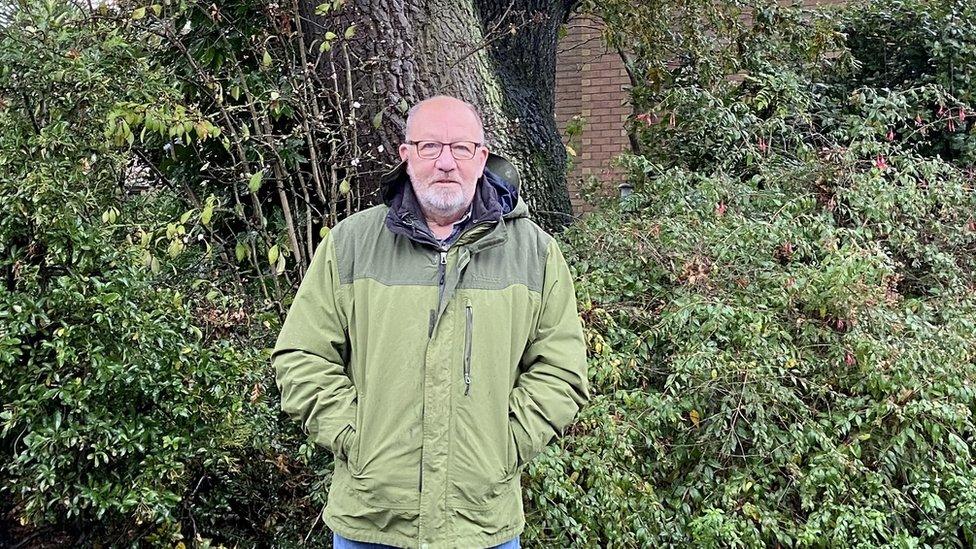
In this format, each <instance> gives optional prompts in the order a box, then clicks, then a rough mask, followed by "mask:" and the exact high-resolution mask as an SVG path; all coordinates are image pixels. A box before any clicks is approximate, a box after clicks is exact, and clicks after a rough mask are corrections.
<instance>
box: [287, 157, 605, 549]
mask: <svg viewBox="0 0 976 549" xmlns="http://www.w3.org/2000/svg"><path fill="white" fill-rule="evenodd" d="M499 166H501V167H507V168H509V171H507V172H505V171H503V173H507V174H508V177H509V179H513V180H515V181H517V174H516V173H515V172H514V170H513V169H511V165H510V164H507V162H506V161H504V159H501V158H500V157H497V156H494V155H492V157H491V158H490V163H489V167H495V168H496V169H498V167H499ZM499 171H502V170H499ZM513 176H514V177H513ZM384 198H385V203H384V204H382V205H379V206H375V207H372V208H370V209H367V210H365V211H363V212H360V213H357V214H355V215H352V216H350V217H349V218H347V219H345V220H343V221H342V222H340V223H338V224H337V225H336V226H335V227H334V228H333V229H332V231H330V232H329V233H328V234H327V235H326V237H325V238H324V240H323V241H322V242H321V243H320V244H319V246H318V248H317V250H316V252H315V254H314V256H313V258H312V262H311V265H310V267H309V270H308V272H307V273H306V274H305V277H304V279H302V283H301V285H300V287H299V288H298V292H297V293H296V295H295V298H294V301H293V302H292V304H291V308H290V310H289V312H288V315H287V318H286V319H285V323H284V326H283V327H282V330H281V333H280V334H279V336H278V340H277V343H276V344H275V348H274V352H273V354H272V363H273V365H274V368H275V372H276V382H277V385H278V388H279V389H280V390H281V407H282V409H283V410H284V411H285V412H286V413H287V414H288V415H289V416H290V417H291V418H293V419H294V420H296V421H298V422H300V423H301V425H302V427H303V428H304V430H305V431H306V432H307V433H308V434H309V436H310V437H311V438H312V440H314V441H315V442H316V443H317V444H319V445H321V446H324V447H326V448H328V449H329V450H331V451H332V452H333V453H334V454H335V455H336V458H337V459H336V460H335V474H334V476H333V478H332V485H331V488H330V490H329V498H328V504H327V505H326V507H325V510H324V511H323V520H324V521H325V523H326V524H327V525H328V526H329V527H330V528H331V529H332V530H333V531H335V532H338V533H339V534H341V535H342V536H344V537H347V538H350V539H354V540H359V541H366V542H373V543H384V544H388V545H395V546H401V547H421V548H441V547H465V548H470V547H488V546H492V545H496V544H499V543H502V542H504V541H507V540H509V539H511V538H514V537H515V536H516V535H518V534H520V533H521V532H522V530H523V528H524V526H525V517H524V513H523V509H522V493H521V483H520V480H521V479H520V474H519V473H520V472H521V470H522V468H523V466H524V465H525V464H526V463H527V462H528V461H529V460H531V459H532V458H533V457H534V456H535V455H536V454H538V453H539V452H540V451H542V449H543V448H544V447H545V446H546V445H547V444H549V443H550V442H551V441H552V440H553V439H554V438H555V437H557V436H559V435H562V432H563V430H564V429H565V428H566V427H567V426H568V425H569V424H570V422H572V421H573V419H574V418H575V416H576V414H577V412H578V411H579V409H580V407H581V406H583V404H584V403H585V402H586V401H587V400H588V399H589V389H588V382H587V372H586V354H585V344H584V341H583V332H582V327H581V325H580V320H579V317H578V315H577V310H576V298H575V292H574V289H573V281H572V277H571V276H570V272H569V268H568V267H567V265H566V261H565V259H564V258H563V256H562V253H561V252H560V250H559V247H558V246H557V244H556V242H555V240H553V238H552V237H551V236H549V235H548V234H546V233H545V232H544V231H543V230H542V229H541V228H539V226H538V225H536V224H535V223H533V222H532V221H530V220H529V218H528V208H527V207H526V205H525V203H524V202H523V201H522V199H521V197H519V196H518V192H517V190H516V188H515V186H513V185H511V184H509V183H508V182H507V181H505V180H503V179H502V178H501V177H499V176H496V175H495V173H493V172H492V171H489V170H486V172H485V175H484V176H483V177H482V178H481V179H479V181H478V186H477V192H476V193H475V199H474V203H473V206H472V218H471V222H470V225H469V226H468V227H467V228H466V229H465V231H464V232H463V233H462V234H461V235H460V236H459V237H458V238H457V240H456V241H455V242H454V243H453V244H452V245H451V246H450V247H449V248H448V249H447V250H441V249H439V246H438V243H437V241H436V240H435V239H434V238H433V236H432V235H431V233H430V231H429V229H427V226H426V223H425V222H424V218H423V216H422V215H421V214H420V209H419V206H418V205H417V202H416V197H415V196H414V194H413V190H412V188H411V186H410V184H409V181H408V180H407V177H406V175H405V170H404V166H403V165H402V164H401V165H400V166H399V167H398V168H397V169H396V170H395V171H394V172H392V175H391V176H390V177H389V178H388V179H387V182H386V187H385V195H384Z"/></svg>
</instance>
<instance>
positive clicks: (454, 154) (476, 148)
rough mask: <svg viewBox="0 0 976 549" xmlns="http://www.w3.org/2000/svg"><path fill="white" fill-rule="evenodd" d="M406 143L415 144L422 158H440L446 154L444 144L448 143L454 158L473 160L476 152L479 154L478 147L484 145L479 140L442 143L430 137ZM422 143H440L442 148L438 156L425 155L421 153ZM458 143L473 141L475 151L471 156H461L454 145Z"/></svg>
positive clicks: (438, 151) (418, 154)
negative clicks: (455, 150)
mask: <svg viewBox="0 0 976 549" xmlns="http://www.w3.org/2000/svg"><path fill="white" fill-rule="evenodd" d="M404 143H406V144H407V145H413V146H414V147H416V148H417V156H419V157H420V158H423V159H424V160H434V159H435V158H440V156H441V155H442V154H444V145H448V148H449V149H451V156H453V157H454V160H471V159H472V158H474V157H475V155H476V154H478V147H482V146H484V143H479V142H478V141H452V142H450V143H442V142H440V141H434V140H429V139H425V140H423V141H404ZM421 143H438V144H439V145H440V148H439V149H438V150H437V155H436V156H423V155H422V154H421V153H420V144H421ZM458 143H471V144H472V145H474V151H473V152H472V153H471V156H463V157H460V158H459V157H458V155H457V154H456V153H455V152H454V145H456V144H458Z"/></svg>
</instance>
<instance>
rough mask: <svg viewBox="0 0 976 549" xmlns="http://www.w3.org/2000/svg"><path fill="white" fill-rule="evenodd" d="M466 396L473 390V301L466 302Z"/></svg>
mask: <svg viewBox="0 0 976 549" xmlns="http://www.w3.org/2000/svg"><path fill="white" fill-rule="evenodd" d="M464 321H465V324H464V396H468V392H469V391H470V390H471V337H472V333H471V330H472V327H473V324H474V318H473V315H472V313H471V302H470V301H469V302H467V303H465V304H464Z"/></svg>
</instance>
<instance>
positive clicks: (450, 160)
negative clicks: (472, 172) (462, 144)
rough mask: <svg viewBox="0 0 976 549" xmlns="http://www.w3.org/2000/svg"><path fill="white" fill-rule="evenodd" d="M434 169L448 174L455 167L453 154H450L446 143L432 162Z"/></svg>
mask: <svg viewBox="0 0 976 549" xmlns="http://www.w3.org/2000/svg"><path fill="white" fill-rule="evenodd" d="M445 149H447V150H445ZM434 167H436V168H437V169H438V170H441V171H445V172H449V171H451V170H453V169H454V168H456V167H457V161H456V160H454V153H452V152H451V146H450V145H448V144H447V143H445V144H444V146H443V147H441V154H440V156H438V157H437V160H436V161H434Z"/></svg>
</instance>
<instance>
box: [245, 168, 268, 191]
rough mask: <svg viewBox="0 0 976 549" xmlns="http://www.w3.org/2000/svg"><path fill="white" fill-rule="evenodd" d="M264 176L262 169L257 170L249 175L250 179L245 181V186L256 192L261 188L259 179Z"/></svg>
mask: <svg viewBox="0 0 976 549" xmlns="http://www.w3.org/2000/svg"><path fill="white" fill-rule="evenodd" d="M262 178H264V170H259V171H257V172H255V173H254V175H252V176H251V179H250V180H249V181H248V182H247V188H248V189H250V190H251V192H252V193H256V192H258V189H260V188H261V179H262Z"/></svg>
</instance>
